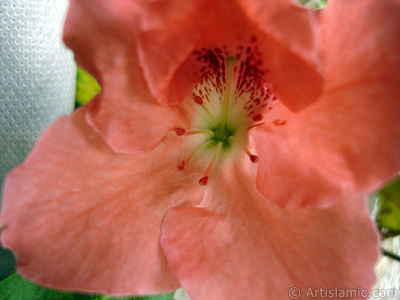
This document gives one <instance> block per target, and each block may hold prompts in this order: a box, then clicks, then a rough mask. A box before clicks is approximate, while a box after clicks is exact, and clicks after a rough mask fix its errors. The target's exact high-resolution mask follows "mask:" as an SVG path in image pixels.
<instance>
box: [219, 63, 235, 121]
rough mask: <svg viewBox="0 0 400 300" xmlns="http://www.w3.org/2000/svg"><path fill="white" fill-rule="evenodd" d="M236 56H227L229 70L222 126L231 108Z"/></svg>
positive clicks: (227, 72)
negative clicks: (230, 100)
mask: <svg viewBox="0 0 400 300" xmlns="http://www.w3.org/2000/svg"><path fill="white" fill-rule="evenodd" d="M235 62H236V58H234V57H232V56H229V57H227V58H226V64H227V71H226V85H225V97H224V104H223V105H224V106H223V110H222V118H221V127H224V126H225V123H226V118H227V116H228V109H229V99H230V96H231V95H230V94H231V85H232V71H233V66H234V65H235Z"/></svg>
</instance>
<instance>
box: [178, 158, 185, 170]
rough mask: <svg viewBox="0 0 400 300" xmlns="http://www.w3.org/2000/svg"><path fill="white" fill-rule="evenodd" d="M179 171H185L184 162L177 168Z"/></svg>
mask: <svg viewBox="0 0 400 300" xmlns="http://www.w3.org/2000/svg"><path fill="white" fill-rule="evenodd" d="M178 169H179V171H181V172H183V171H185V161H184V160H182V162H181V164H180V165H179V167H178Z"/></svg>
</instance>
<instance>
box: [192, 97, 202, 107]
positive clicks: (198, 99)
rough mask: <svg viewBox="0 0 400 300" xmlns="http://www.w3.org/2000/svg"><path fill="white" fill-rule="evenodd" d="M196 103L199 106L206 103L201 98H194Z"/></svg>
mask: <svg viewBox="0 0 400 300" xmlns="http://www.w3.org/2000/svg"><path fill="white" fill-rule="evenodd" d="M194 101H195V102H196V103H197V104H200V105H201V104H203V103H204V101H203V99H201V97H200V96H196V97H194Z"/></svg>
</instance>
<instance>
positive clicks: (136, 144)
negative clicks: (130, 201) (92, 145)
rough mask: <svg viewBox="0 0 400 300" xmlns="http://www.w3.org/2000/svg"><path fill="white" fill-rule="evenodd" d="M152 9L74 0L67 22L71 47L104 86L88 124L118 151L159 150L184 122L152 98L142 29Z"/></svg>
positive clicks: (132, 4)
mask: <svg viewBox="0 0 400 300" xmlns="http://www.w3.org/2000/svg"><path fill="white" fill-rule="evenodd" d="M146 7H147V4H146V2H143V3H142V2H140V1H122V0H117V1H114V0H112V1H110V0H100V1H97V2H96V5H93V3H92V2H91V1H80V0H78V1H76V0H72V1H71V4H70V9H69V13H68V17H67V20H66V24H65V29H64V41H65V43H66V44H67V46H68V47H70V48H71V49H72V50H73V51H74V53H75V58H76V60H77V62H78V64H79V65H81V66H82V67H84V68H85V69H87V70H88V71H89V72H90V73H92V74H93V75H94V76H95V77H96V79H97V80H98V81H99V83H100V85H101V87H102V92H101V94H100V95H99V96H98V97H96V98H95V99H94V100H92V102H95V103H91V105H90V109H89V112H88V120H89V121H90V124H91V125H92V126H93V127H95V128H96V129H97V130H98V131H99V132H100V133H101V134H102V135H103V136H104V138H105V140H106V141H107V142H108V143H109V145H110V146H111V147H112V148H113V149H114V150H115V151H116V152H122V153H133V152H138V151H147V150H150V149H153V148H154V147H156V146H157V145H158V143H159V142H160V140H161V139H162V138H163V137H164V136H165V134H166V132H167V131H168V130H170V129H171V128H174V127H176V126H178V125H179V120H180V118H181V115H180V113H179V112H178V111H177V110H175V109H172V108H169V107H161V106H160V105H159V103H158V102H157V100H156V99H155V98H154V97H153V96H152V95H151V94H150V92H149V90H148V88H147V84H146V82H145V80H144V77H143V72H142V69H141V68H140V66H139V64H138V55H137V47H138V45H137V39H138V26H139V24H140V15H141V14H143V11H144V10H145V9H146ZM116 116H118V117H116Z"/></svg>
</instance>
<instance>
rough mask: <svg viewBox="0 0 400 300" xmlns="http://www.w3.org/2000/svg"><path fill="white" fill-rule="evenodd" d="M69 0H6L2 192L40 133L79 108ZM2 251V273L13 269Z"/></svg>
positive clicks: (0, 36)
mask: <svg viewBox="0 0 400 300" xmlns="http://www.w3.org/2000/svg"><path fill="white" fill-rule="evenodd" d="M67 5H68V1H67V0H0V191H1V187H2V182H3V179H4V176H5V174H6V173H7V172H8V171H9V170H10V169H11V168H13V167H14V166H16V165H17V164H19V163H20V162H21V161H22V160H23V159H24V157H25V156H26V154H27V153H28V152H29V150H30V149H31V148H32V146H33V144H34V142H35V140H36V138H37V137H38V135H39V134H40V133H41V132H42V131H43V130H44V128H46V126H47V125H48V124H49V123H51V122H52V121H54V120H55V119H56V118H57V117H58V116H59V115H62V114H68V113H70V112H72V110H73V109H74V98H75V97H74V96H75V78H76V67H75V63H74V61H73V55H72V53H71V52H70V51H69V50H67V49H66V48H65V47H64V45H63V44H62V27H63V23H64V19H65V14H66V11H67ZM11 258H12V256H11V254H10V253H8V252H5V251H4V250H0V278H1V277H2V276H4V275H5V274H7V272H9V270H10V269H12V259H11Z"/></svg>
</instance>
